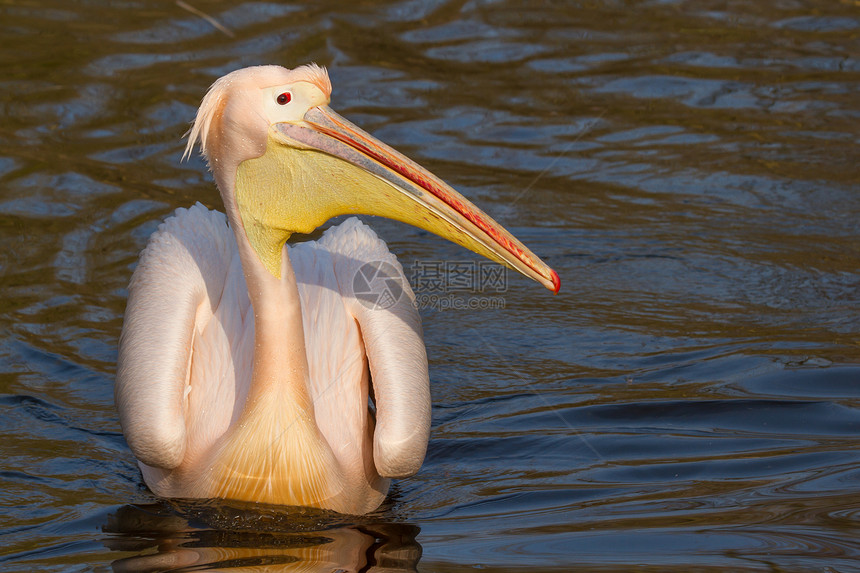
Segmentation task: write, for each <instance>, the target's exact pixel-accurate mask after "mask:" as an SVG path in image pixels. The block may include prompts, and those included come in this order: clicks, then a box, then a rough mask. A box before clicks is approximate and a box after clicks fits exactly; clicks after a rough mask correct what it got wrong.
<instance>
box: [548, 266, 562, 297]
mask: <svg viewBox="0 0 860 573" xmlns="http://www.w3.org/2000/svg"><path fill="white" fill-rule="evenodd" d="M550 273H551V275H550V276H551V278H552V294H558V291H559V289H561V279H560V278H559V277H558V273H557V272H555V271H554V270H552V269H550Z"/></svg>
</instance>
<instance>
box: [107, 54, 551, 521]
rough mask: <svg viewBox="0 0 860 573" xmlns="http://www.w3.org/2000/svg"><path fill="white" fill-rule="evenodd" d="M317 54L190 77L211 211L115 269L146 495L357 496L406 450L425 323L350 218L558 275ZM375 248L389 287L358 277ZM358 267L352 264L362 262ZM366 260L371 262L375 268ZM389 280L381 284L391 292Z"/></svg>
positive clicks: (423, 425)
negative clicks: (380, 300)
mask: <svg viewBox="0 0 860 573" xmlns="http://www.w3.org/2000/svg"><path fill="white" fill-rule="evenodd" d="M330 97H331V83H330V81H329V77H328V73H327V72H326V70H325V68H321V67H319V66H316V65H315V64H310V65H306V66H301V67H298V68H296V69H293V70H288V69H285V68H282V67H279V66H258V67H251V68H245V69H242V70H238V71H235V72H232V73H230V74H228V75H226V76H224V77H222V78H220V79H219V80H217V81H216V82H215V83H214V84H213V85H212V86H211V88H210V89H209V91H208V92H207V93H206V95H205V97H204V98H203V101H202V103H201V105H200V109H199V110H198V113H197V117H196V119H195V120H194V123H193V125H192V128H191V129H190V130H189V134H190V135H189V138H188V144H187V146H186V149H185V154H184V155H183V158H185V157H187V156H188V155H189V154H190V153H191V151H192V149H193V146H194V145H195V144H197V142H199V146H200V150H201V153H202V154H203V156H204V157H205V158H206V160H207V162H208V165H209V168H210V170H211V171H212V174H213V177H214V179H215V183H216V185H217V187H218V190H219V191H220V193H221V198H222V200H223V202H224V207H225V211H226V217H225V215H224V214H221V213H218V212H216V211H210V210H208V209H206V208H205V207H203V206H202V205H200V204H199V203H198V204H196V205H194V206H192V207H190V208H188V209H185V208H181V209H178V210H177V211H176V212H175V213H174V214H173V216H172V217H170V218H168V219H167V220H165V221H164V222H163V223H162V224H161V225H160V227H159V228H158V230H157V231H156V232H155V233H154V234H153V235H152V236H151V237H150V239H149V241H148V243H147V246H146V248H145V249H144V251H143V252H142V253H141V256H140V261H139V264H138V266H137V268H136V269H135V271H134V274H133V276H132V279H131V283H130V285H129V289H128V290H129V292H128V303H127V308H126V314H125V319H124V324H123V329H122V334H121V336H120V342H119V357H118V362H117V378H116V385H115V399H116V405H117V409H118V411H119V418H120V423H121V425H122V429H123V433H124V434H125V437H126V440H127V441H128V444H129V447H130V448H131V451H132V453H133V454H134V455H135V457H136V458H137V460H138V462H139V466H140V468H141V472H142V475H143V478H144V481H145V482H146V484H147V485H148V486H149V488H150V489H151V490H152V492H153V493H154V494H155V495H157V496H159V497H167V498H221V499H235V500H245V501H252V502H260V503H267V504H277V505H292V506H307V507H318V508H324V509H329V510H334V511H337V512H341V513H349V514H363V513H367V512H369V511H372V510H373V509H375V508H377V507H378V506H379V505H380V503H382V501H383V499H384V498H385V496H386V494H387V492H388V488H389V485H390V481H391V479H392V478H401V477H406V476H410V475H413V474H414V473H415V472H417V471H418V469H419V468H420V466H421V463H422V461H423V459H424V455H425V452H426V449H427V442H428V437H429V432H430V406H431V403H430V402H431V401H430V383H429V377H428V372H427V355H426V351H425V348H424V342H423V339H422V333H421V323H420V318H419V315H418V312H417V310H416V308H415V302H414V294H413V293H412V291H411V290H410V289H409V286H408V283H407V281H406V279H405V276H404V275H403V270H402V267H401V266H400V264H399V263H398V262H397V260H396V258H395V257H394V255H392V254H391V253H390V252H389V250H388V248H387V247H386V245H385V243H384V242H383V241H382V240H380V239H379V238H378V237H377V236H376V234H375V233H374V232H373V231H372V230H370V228H368V227H367V226H365V225H364V224H363V223H361V222H359V221H358V220H357V219H355V218H350V219H348V220H346V222H344V223H342V224H340V225H339V226H337V227H332V228H329V229H328V230H326V231H325V233H324V234H323V235H322V236H321V238H319V240H316V241H307V242H304V243H300V244H297V245H295V246H288V245H287V244H286V241H287V239H288V238H289V237H290V236H291V235H292V234H294V233H310V232H312V231H314V230H315V229H317V228H318V227H320V226H321V225H323V224H324V223H325V222H326V221H328V220H329V219H331V218H332V217H334V216H337V215H345V214H367V215H381V216H383V217H388V218H391V219H395V220H399V221H402V222H405V223H408V224H411V225H414V226H416V227H420V228H422V229H425V230H428V231H430V232H432V233H435V234H437V235H439V236H441V237H444V238H447V239H449V240H451V241H453V242H455V243H458V244H460V245H462V246H464V247H467V248H469V249H471V250H473V251H474V252H476V253H478V254H480V255H483V256H485V257H487V258H489V259H491V260H493V261H496V262H498V263H501V264H505V265H507V266H509V267H511V268H513V269H516V270H517V271H519V272H521V273H522V274H524V275H526V276H527V277H531V278H532V279H534V280H536V281H538V282H539V283H541V284H543V285H544V286H546V287H547V288H549V289H550V290H552V291H553V292H558V288H559V278H558V275H557V274H556V273H555V271H553V270H552V269H550V268H549V267H548V266H547V265H546V264H545V263H544V262H543V261H541V260H540V259H539V258H538V257H536V256H535V255H534V254H532V253H531V251H529V250H528V249H527V248H526V247H525V246H524V245H523V244H522V243H521V242H520V241H518V240H517V239H516V238H514V236H513V235H511V234H510V233H509V232H508V231H507V230H505V229H504V228H503V227H501V226H500V225H499V224H498V223H496V222H495V221H493V220H492V219H491V218H490V217H488V216H487V215H485V214H484V213H483V212H481V211H480V210H479V209H478V208H477V207H475V206H474V205H472V203H470V202H469V201H468V200H467V199H466V198H465V197H463V196H462V195H460V194H459V193H457V192H456V191H455V190H454V189H452V188H451V187H449V186H448V185H447V184H445V183H444V182H442V181H441V180H440V179H439V178H438V177H436V176H435V175H433V174H431V173H430V172H428V171H427V170H426V169H424V168H422V167H421V166H419V165H417V164H416V163H414V162H412V161H411V160H409V159H407V158H406V157H405V156H403V155H402V154H400V153H398V152H397V151H395V150H394V149H392V148H390V147H388V146H387V145H385V144H383V143H382V142H380V141H378V140H377V139H375V138H374V137H373V136H371V135H369V134H368V133H366V132H365V131H363V130H361V129H360V128H358V127H357V126H355V125H353V124H352V123H350V122H348V121H347V120H345V119H344V118H342V117H341V116H340V115H338V114H337V113H335V112H334V111H332V110H331V108H329V106H328V103H329V101H330ZM367 264H374V265H383V264H384V265H390V266H386V267H385V268H387V269H395V271H392V272H391V273H390V274H389V275H386V276H388V277H389V278H391V277H390V275H396V276H395V277H394V278H397V279H398V280H400V281H401V283H402V285H403V289H402V295H401V296H399V297H397V299H396V300H393V302H392V301H388V302H389V303H390V304H385V305H371V304H367V301H365V300H362V299H361V298H360V297H358V296H357V295H356V293H355V292H354V290H355V289H354V288H353V285H354V284H355V283H354V279H355V277H356V273H358V272H360V269H361V268H362V266H363V265H367ZM365 268H366V267H365ZM377 268H378V267H377ZM392 298H394V297H392Z"/></svg>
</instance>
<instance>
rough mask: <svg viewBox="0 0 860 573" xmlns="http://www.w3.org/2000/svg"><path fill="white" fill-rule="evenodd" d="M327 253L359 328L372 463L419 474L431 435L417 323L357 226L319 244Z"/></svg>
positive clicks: (385, 472) (394, 277)
mask: <svg viewBox="0 0 860 573" xmlns="http://www.w3.org/2000/svg"><path fill="white" fill-rule="evenodd" d="M319 243H320V247H322V248H324V249H326V250H327V251H329V252H330V253H331V254H332V258H333V263H334V268H335V274H336V276H337V281H338V284H339V290H340V292H341V293H342V295H343V297H344V301H345V303H346V306H347V309H348V311H349V312H350V313H351V314H352V315H353V317H354V318H355V320H356V322H357V323H358V326H359V329H360V332H361V337H362V340H363V344H364V348H365V352H366V354H367V362H368V365H369V368H370V375H371V381H372V384H373V392H374V398H375V402H376V428H375V431H374V435H373V460H374V465H375V466H376V469H377V471H378V472H379V474H380V475H381V476H383V477H405V476H409V475H412V474H414V473H415V472H417V471H418V469H419V468H420V467H421V463H422V462H423V460H424V454H425V453H426V450H427V440H428V437H429V435H430V407H431V398H430V378H429V374H428V371H427V352H426V350H425V348H424V339H423V333H422V330H421V317H420V316H419V314H418V311H417V309H416V307H415V295H414V294H413V293H412V289H411V288H410V287H409V281H408V280H407V277H406V276H405V275H404V273H403V269H402V267H401V265H400V263H399V262H398V261H397V259H396V258H395V256H394V255H393V254H391V252H390V251H389V250H388V246H387V245H386V244H385V242H384V241H382V239H380V238H379V237H377V235H376V233H374V232H373V231H372V230H371V229H370V227H368V226H366V225H364V224H363V223H361V222H360V221H359V220H358V219H355V218H350V219H347V220H346V221H345V222H344V223H343V224H341V225H339V226H338V227H336V228H333V229H330V230H329V231H328V232H326V234H325V235H324V236H323V237H322V238H321V239H320V241H319Z"/></svg>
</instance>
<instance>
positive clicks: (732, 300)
mask: <svg viewBox="0 0 860 573" xmlns="http://www.w3.org/2000/svg"><path fill="white" fill-rule="evenodd" d="M190 4H192V5H193V6H190V7H189V6H188V5H187V4H182V3H171V2H152V1H147V0H141V1H139V2H109V1H105V0H89V1H80V2H57V1H54V2H53V3H51V2H48V1H46V2H38V3H37V2H17V1H11V2H0V233H2V241H3V245H4V248H3V249H2V251H0V325H2V326H0V328H2V332H3V336H2V337H0V457H2V460H0V507H2V511H0V547H2V548H0V569H2V570H4V571H36V570H38V571H69V570H90V569H95V570H111V568H113V569H115V570H117V571H157V570H180V571H191V570H195V571H196V570H202V569H206V568H208V567H213V568H221V569H230V568H234V567H236V568H238V567H252V566H256V567H258V569H255V570H266V571H270V570H298V569H301V570H321V571H337V570H340V571H353V570H356V571H358V570H371V569H373V568H377V567H378V568H390V569H393V570H410V569H415V568H416V567H417V569H418V570H421V571H445V572H447V571H460V570H465V569H471V568H474V567H478V566H481V567H483V568H484V569H486V570H491V571H514V570H525V569H532V570H534V569H539V570H552V569H556V570H559V571H563V570H570V569H572V568H574V567H582V568H583V569H598V568H602V569H605V570H626V569H628V568H630V567H631V566H633V565H640V564H641V565H647V566H650V567H651V569H648V570H661V571H666V570H678V571H690V570H709V569H713V570H761V571H773V570H791V571H799V570H824V569H825V568H827V567H829V568H830V569H829V570H831V571H847V570H851V569H855V568H856V564H857V561H856V559H858V558H860V542H858V535H860V527H858V525H860V465H858V462H860V452H858V448H857V443H858V431H860V309H858V302H860V301H858V299H860V296H858V293H860V240H858V239H860V229H859V228H858V226H860V225H858V220H860V175H858V174H860V169H858V164H860V153H858V149H860V147H858V144H860V140H858V137H860V136H858V134H860V97H858V93H860V59H858V55H860V8H858V6H857V4H856V2H850V1H841V2H839V1H835V0H834V1H832V2H804V1H800V0H797V1H790V0H785V1H777V0H768V1H762V2H755V3H751V2H739V1H736V2H728V3H726V2H709V1H705V2H694V1H680V0H679V1H671V0H670V1H662V2H658V1H653V2H620V1H618V2H613V1H610V2H579V3H576V2H540V3H535V2H514V1H499V2H463V1H456V0H440V1H436V2H418V1H404V2H387V3H370V2H334V1H331V2H318V3H306V4H279V3H266V2H245V3H236V2H233V3H220V2H214V1H204V0H194V1H192V2H190ZM194 10H197V11H199V12H200V13H203V14H206V15H208V16H209V17H211V18H214V20H215V22H217V23H218V24H219V25H220V26H222V27H223V28H220V29H219V28H218V27H216V26H214V25H213V24H212V23H211V22H210V21H207V19H205V18H203V17H202V16H201V15H200V14H198V13H195V12H194ZM308 61H316V62H318V63H320V64H323V65H326V66H328V67H329V69H330V72H331V76H332V80H333V83H334V95H333V102H332V105H333V107H334V108H335V109H337V110H338V111H340V112H341V113H343V114H344V115H345V116H347V117H349V118H350V119H352V120H353V121H354V122H356V123H358V124H360V125H362V126H363V127H365V128H366V129H367V130H369V131H371V132H372V133H374V134H376V135H378V136H379V137H380V138H381V139H383V140H385V141H386V142H388V143H390V144H392V145H393V146H395V147H397V148H399V149H401V150H403V151H404V152H406V153H407V154H409V155H411V156H413V157H415V158H416V159H418V160H419V161H420V162H421V163H423V164H425V165H426V166H428V167H429V168H431V170H433V171H434V172H436V173H438V174H439V175H440V176H442V177H443V178H444V179H446V180H448V181H449V182H451V183H452V184H453V185H454V186H455V187H457V188H459V189H460V190H461V191H463V192H464V194H466V195H467V196H469V197H470V198H472V199H474V200H475V202H476V203H478V204H479V205H481V206H482V207H484V208H485V210H486V211H488V212H489V213H490V214H492V215H493V216H494V217H496V218H497V219H498V220H499V221H500V222H502V223H503V224H504V225H506V226H507V227H508V228H510V229H511V230H512V231H513V232H514V233H515V234H516V235H518V236H519V237H520V238H521V239H523V241H524V242H525V243H526V244H528V245H529V246H531V247H532V248H533V250H534V251H535V252H536V253H539V254H540V255H542V256H544V257H545V259H546V260H547V262H548V263H549V264H550V265H551V266H553V267H554V268H555V269H556V270H557V271H558V272H559V274H560V275H561V279H562V291H561V293H560V294H559V295H558V296H555V297H553V296H551V295H549V294H547V293H545V292H544V291H543V289H541V288H540V287H539V286H537V285H536V284H534V283H531V282H529V281H527V280H525V279H522V278H520V277H518V276H513V274H511V275H507V276H506V278H505V281H504V282H503V284H498V283H497V282H494V283H493V284H478V285H475V284H472V285H467V286H470V287H475V286H484V287H492V288H485V290H484V291H483V292H473V291H474V290H475V289H474V288H472V289H471V290H469V289H467V290H466V291H463V290H458V288H459V287H458V284H454V283H453V282H452V284H451V285H449V287H450V288H449V292H448V295H447V298H444V299H433V300H429V299H428V301H427V304H426V305H425V308H424V310H423V315H424V319H425V335H426V342H427V347H428V351H429V356H430V368H431V378H432V384H433V397H434V418H433V420H434V428H433V435H432V440H431V442H430V448H429V451H428V456H427V460H426V463H425V464H424V467H423V469H422V470H421V472H420V473H419V474H418V475H416V476H414V477H412V478H409V479H404V480H400V481H399V482H398V483H397V484H396V487H395V488H394V490H393V492H392V495H391V497H390V499H389V500H388V501H387V502H386V504H385V505H384V506H383V507H382V508H381V509H380V510H379V511H378V512H376V513H375V514H372V515H370V516H367V517H364V518H361V519H358V518H350V517H343V516H335V515H330V514H325V513H316V512H308V511H300V510H295V509H293V510H288V509H284V508H271V507H258V506H249V505H237V504H226V503H223V502H222V503H219V502H198V503H179V502H176V503H167V502H160V501H158V500H157V499H156V498H154V497H153V496H152V495H151V494H150V493H148V491H147V490H146V489H145V487H143V486H142V482H141V477H140V475H139V473H138V470H137V469H136V466H135V463H134V460H133V458H132V456H131V454H130V452H129V450H128V447H127V446H126V444H125V441H124V439H123V438H122V435H121V433H120V430H119V424H118V421H117V416H116V413H115V411H114V407H113V400H112V384H113V377H114V372H115V364H116V341H117V337H118V335H119V332H120V328H121V325H122V313H123V310H124V305H125V297H126V285H127V283H128V279H129V277H130V274H131V271H132V269H133V268H134V265H135V263H136V257H137V254H138V252H139V251H140V250H141V249H142V247H143V246H144V244H145V241H146V238H147V236H148V235H149V234H150V233H151V232H152V231H153V230H154V229H155V228H156V226H157V224H158V222H159V221H160V220H162V219H163V218H164V217H165V216H167V215H168V214H169V213H170V212H172V211H173V210H174V209H176V208H177V207H181V206H188V205H190V204H192V203H193V202H195V201H201V202H203V203H204V204H206V205H208V206H211V207H217V208H219V209H220V208H221V207H220V199H219V197H218V195H217V191H216V190H215V188H214V186H213V184H212V182H211V179H210V177H209V175H208V174H207V172H206V168H205V166H204V165H203V163H202V161H200V160H199V159H193V160H192V161H190V162H188V163H180V155H181V149H182V145H183V142H182V141H181V135H182V134H183V132H184V131H185V129H186V128H187V125H188V122H189V121H190V120H191V119H192V117H193V115H194V112H195V109H196V106H197V103H198V102H199V100H200V98H201V96H202V94H203V93H204V91H205V89H206V88H207V87H208V85H209V84H210V83H211V82H212V81H213V80H214V79H216V78H217V77H218V76H220V75H222V74H224V73H226V72H228V71H231V70H233V69H236V68H239V67H242V66H245V65H251V64H259V63H278V64H282V65H286V66H288V67H293V66H295V65H298V64H301V63H305V62H308ZM371 223H372V225H373V226H374V227H375V228H376V229H377V230H378V232H379V233H380V234H381V235H382V236H383V237H384V238H385V239H386V240H387V241H388V242H389V245H391V247H392V249H393V250H394V251H395V252H396V253H398V255H399V256H400V257H401V260H402V261H403V262H404V264H405V266H406V267H407V269H408V268H413V269H414V268H416V267H420V266H421V265H428V264H442V263H444V262H449V263H456V264H460V265H461V266H466V267H468V266H469V265H475V264H477V263H476V259H475V258H474V257H472V256H471V255H470V254H469V253H466V252H464V251H463V250H461V249H459V248H458V247H455V246H453V245H449V244H447V243H445V242H443V241H441V240H437V239H436V238H434V237H431V236H428V235H426V234H425V233H421V232H419V231H416V230H413V229H411V228H407V227H405V226H402V225H399V224H396V223H392V222H389V221H385V220H373V221H371ZM419 275H420V273H419ZM421 278H422V277H421V276H418V279H417V280H421ZM416 286H417V287H421V285H416ZM459 286H463V285H462V284H460V285H459ZM455 287H457V288H455ZM419 290H420V288H419ZM434 301H435V303H434ZM457 301H459V302H457ZM470 301H471V302H470ZM443 304H457V305H458V306H461V307H463V308H459V309H443V308H442V305H443ZM500 307H501V308H500ZM302 568H304V569H302Z"/></svg>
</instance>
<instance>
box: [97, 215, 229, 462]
mask: <svg viewBox="0 0 860 573" xmlns="http://www.w3.org/2000/svg"><path fill="white" fill-rule="evenodd" d="M232 240H233V237H232V233H231V232H230V231H229V229H228V227H227V221H226V218H225V217H224V215H223V214H221V213H217V212H215V211H209V210H208V209H206V208H205V207H203V206H202V205H200V204H199V203H198V204H196V205H194V206H193V207H191V208H190V209H178V210H177V211H176V213H175V214H174V216H173V217H170V218H169V219H167V220H166V221H165V222H164V223H162V224H161V226H159V228H158V231H156V232H155V233H154V234H153V235H152V236H151V237H150V239H149V242H148V243H147V246H146V249H145V250H144V251H143V253H141V256H140V262H139V264H138V266H137V269H136V270H135V271H134V275H133V276H132V279H131V284H130V285H129V293H128V304H127V307H126V313H125V321H124V324H123V329H122V335H121V336H120V341H119V357H118V360H117V378H116V385H115V388H114V395H115V400H116V404H117V409H118V411H119V417H120V424H121V425H122V428H123V433H124V434H125V437H126V440H127V441H128V444H129V446H130V447H131V450H132V452H133V453H134V455H135V456H136V457H137V459H138V460H140V461H141V462H143V463H144V464H147V465H149V466H153V467H159V468H164V469H172V468H175V467H177V466H179V464H180V463H181V462H182V460H183V459H184V456H185V450H186V445H187V443H186V442H187V436H186V420H185V416H186V404H187V402H186V396H187V388H188V382H189V376H190V372H191V354H192V347H193V342H194V337H195V334H196V332H198V331H199V329H200V328H202V326H203V325H205V324H206V322H208V320H209V318H210V317H211V316H212V312H213V309H215V308H216V307H217V305H218V302H219V300H220V298H221V292H222V290H223V288H224V282H225V277H226V275H227V272H228V269H229V264H230V253H231V249H233V247H232V246H231V241H232Z"/></svg>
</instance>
